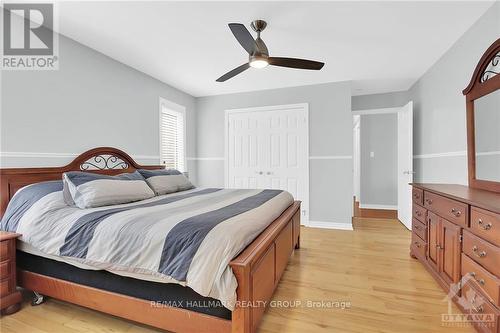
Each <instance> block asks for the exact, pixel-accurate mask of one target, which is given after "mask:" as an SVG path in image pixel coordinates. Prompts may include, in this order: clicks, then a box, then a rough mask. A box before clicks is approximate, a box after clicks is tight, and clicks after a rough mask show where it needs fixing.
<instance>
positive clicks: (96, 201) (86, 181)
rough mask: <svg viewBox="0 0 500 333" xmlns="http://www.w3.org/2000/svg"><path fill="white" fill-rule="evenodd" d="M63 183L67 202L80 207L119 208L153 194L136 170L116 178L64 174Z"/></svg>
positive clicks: (78, 172)
mask: <svg viewBox="0 0 500 333" xmlns="http://www.w3.org/2000/svg"><path fill="white" fill-rule="evenodd" d="M63 182H64V186H63V195H64V199H65V200H66V203H67V204H68V205H73V204H74V205H76V206H78V207H79V208H89V207H100V206H109V205H118V204H123V203H128V202H133V201H139V200H145V199H149V198H152V197H154V195H155V194H154V192H153V191H152V190H151V188H150V187H149V186H148V184H147V183H146V181H145V180H144V177H142V175H141V174H140V173H139V172H137V171H135V172H133V173H123V174H121V175H118V176H107V175H100V174H96V173H90V172H80V171H71V172H66V173H64V174H63ZM68 192H69V193H68ZM70 198H71V200H70Z"/></svg>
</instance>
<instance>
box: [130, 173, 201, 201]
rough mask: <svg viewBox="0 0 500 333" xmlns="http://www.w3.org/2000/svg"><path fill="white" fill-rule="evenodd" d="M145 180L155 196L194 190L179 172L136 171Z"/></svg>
mask: <svg viewBox="0 0 500 333" xmlns="http://www.w3.org/2000/svg"><path fill="white" fill-rule="evenodd" d="M138 171H139V172H140V173H141V175H142V176H143V177H144V178H145V179H146V181H147V182H148V184H149V186H151V188H152V189H153V191H154V192H155V194H156V195H162V194H168V193H174V192H180V191H186V190H190V189H192V188H194V186H193V184H191V182H190V181H189V179H187V177H186V176H184V175H183V174H182V173H181V172H180V171H179V170H175V169H167V170H166V169H159V170H144V169H140V170H138Z"/></svg>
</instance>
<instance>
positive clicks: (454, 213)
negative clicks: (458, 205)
mask: <svg viewBox="0 0 500 333" xmlns="http://www.w3.org/2000/svg"><path fill="white" fill-rule="evenodd" d="M451 213H452V214H453V215H455V217H460V215H462V212H461V211H459V210H456V209H455V208H452V209H451Z"/></svg>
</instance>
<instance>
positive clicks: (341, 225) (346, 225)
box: [306, 220, 354, 230]
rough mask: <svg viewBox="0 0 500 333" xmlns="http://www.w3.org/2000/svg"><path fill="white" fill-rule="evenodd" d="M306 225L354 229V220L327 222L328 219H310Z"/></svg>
mask: <svg viewBox="0 0 500 333" xmlns="http://www.w3.org/2000/svg"><path fill="white" fill-rule="evenodd" d="M306 227H311V228H323V229H338V230H354V229H353V227H352V221H351V220H349V221H348V222H345V223H343V222H326V221H309V223H308V224H307V226H306Z"/></svg>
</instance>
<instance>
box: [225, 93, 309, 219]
mask: <svg viewBox="0 0 500 333" xmlns="http://www.w3.org/2000/svg"><path fill="white" fill-rule="evenodd" d="M280 110H304V111H305V113H306V115H307V116H306V128H307V135H306V143H305V146H306V156H309V135H310V131H309V103H297V104H282V105H269V106H260V107H251V108H240V109H228V110H225V112H224V187H228V184H229V159H228V156H229V152H228V150H229V144H228V132H229V114H231V113H245V112H258V111H271V112H272V111H280ZM309 160H310V158H308V159H307V161H306V167H305V169H306V170H305V172H304V173H305V177H304V180H305V181H306V184H305V187H306V188H307V193H306V194H305V196H306V200H307V208H306V210H305V211H304V210H301V213H302V215H301V216H304V220H305V221H304V222H302V223H301V224H302V225H309V211H310V209H311V201H310V192H311V189H310V187H309V175H310V173H309ZM304 212H305V214H303V213H304Z"/></svg>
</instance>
